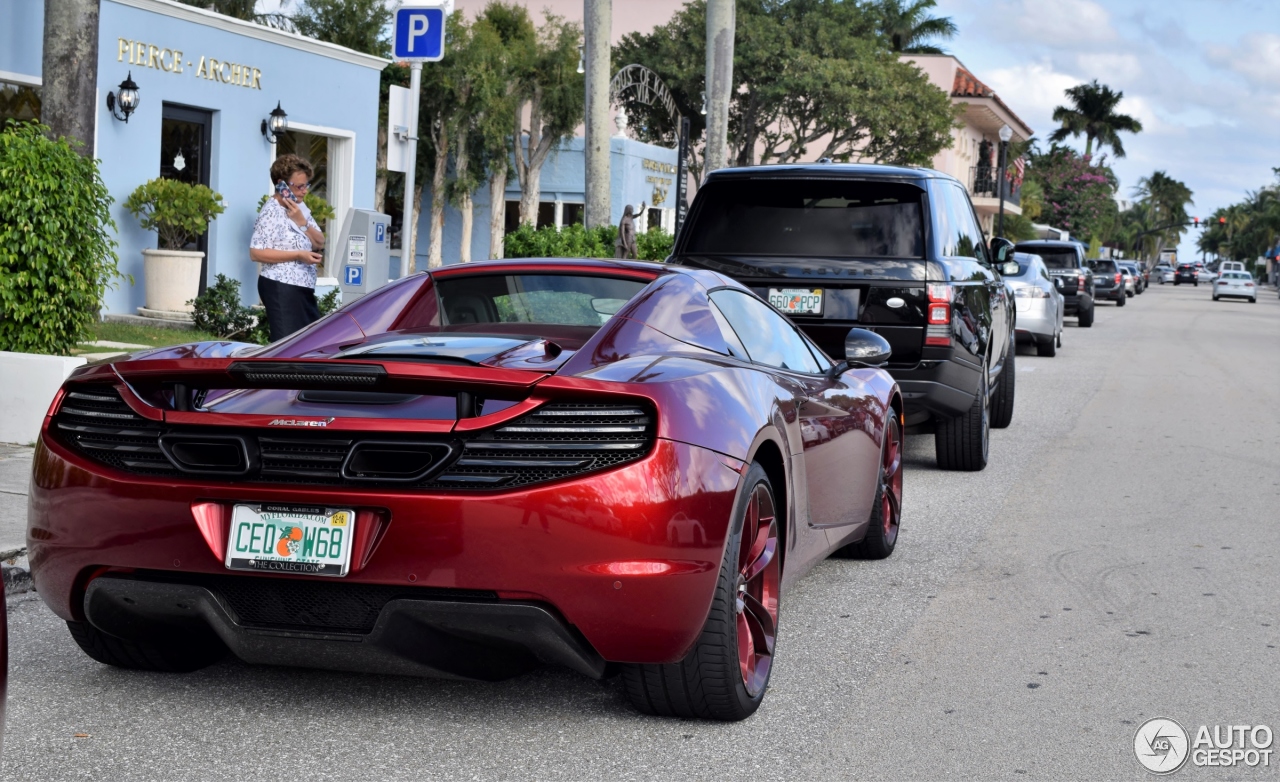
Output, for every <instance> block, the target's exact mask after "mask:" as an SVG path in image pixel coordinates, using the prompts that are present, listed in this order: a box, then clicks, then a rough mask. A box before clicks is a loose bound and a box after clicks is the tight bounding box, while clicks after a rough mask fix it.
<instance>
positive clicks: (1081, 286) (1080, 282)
mask: <svg viewBox="0 0 1280 782" xmlns="http://www.w3.org/2000/svg"><path fill="white" fill-rule="evenodd" d="M1076 290H1078V291H1083V290H1084V275H1083V274H1081V275H1080V276H1079V277H1076Z"/></svg>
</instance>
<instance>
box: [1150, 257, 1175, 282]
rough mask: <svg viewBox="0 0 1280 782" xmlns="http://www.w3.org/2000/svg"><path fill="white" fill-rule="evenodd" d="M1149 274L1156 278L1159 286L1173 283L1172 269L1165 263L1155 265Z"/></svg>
mask: <svg viewBox="0 0 1280 782" xmlns="http://www.w3.org/2000/svg"><path fill="white" fill-rule="evenodd" d="M1151 273H1152V274H1154V275H1155V276H1156V279H1157V280H1159V281H1160V284H1161V285H1164V284H1165V283H1166V282H1173V267H1172V266H1170V265H1169V264H1167V263H1163V262H1162V263H1157V264H1156V267H1155V268H1154V269H1152V270H1151Z"/></svg>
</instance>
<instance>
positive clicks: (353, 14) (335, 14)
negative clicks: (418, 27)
mask: <svg viewBox="0 0 1280 782" xmlns="http://www.w3.org/2000/svg"><path fill="white" fill-rule="evenodd" d="M292 21H293V25H294V27H295V28H296V29H297V31H298V32H299V33H301V34H302V35H305V36H307V37H308V38H315V39H317V40H320V41H327V42H329V43H333V44H337V45H338V46H345V47H347V48H348V49H355V50H356V51H358V52H364V53H365V54H372V55H374V56H375V57H390V56H391V38H390V36H389V35H388V31H389V30H390V29H391V9H389V8H388V7H387V3H386V0H302V4H301V5H300V6H299V8H298V10H297V12H295V13H294V14H293V16H292Z"/></svg>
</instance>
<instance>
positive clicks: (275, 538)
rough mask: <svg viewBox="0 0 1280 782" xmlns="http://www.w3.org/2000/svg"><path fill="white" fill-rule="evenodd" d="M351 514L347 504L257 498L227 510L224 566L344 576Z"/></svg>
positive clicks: (353, 520) (352, 533)
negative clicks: (336, 505) (334, 505)
mask: <svg viewBox="0 0 1280 782" xmlns="http://www.w3.org/2000/svg"><path fill="white" fill-rule="evenodd" d="M355 526H356V514H355V511H354V510H352V509H350V508H325V507H316V506H312V505H288V504H283V503H282V504H273V503H262V504H260V505H237V506H235V510H234V511H233V512H232V514H231V537H230V539H229V540H228V541H227V561H226V565H227V568H228V569H230V570H252V571H255V572H258V573H296V574H299V575H307V576H345V575H346V574H347V569H348V568H349V567H350V566H351V544H352V541H353V540H354V538H355Z"/></svg>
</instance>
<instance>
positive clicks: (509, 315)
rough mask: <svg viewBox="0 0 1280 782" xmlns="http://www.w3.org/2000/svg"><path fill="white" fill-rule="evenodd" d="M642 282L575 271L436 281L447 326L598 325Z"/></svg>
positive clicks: (628, 297) (621, 304)
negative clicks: (489, 324)
mask: <svg viewBox="0 0 1280 782" xmlns="http://www.w3.org/2000/svg"><path fill="white" fill-rule="evenodd" d="M645 285H646V283H645V282H644V281H642V280H628V279H619V278H616V277H600V276H587V275H570V274H494V275H486V276H477V277H470V276H468V277H457V278H453V279H450V278H447V277H446V278H443V279H441V280H439V282H438V283H437V287H436V290H437V291H438V293H439V296H440V309H441V311H442V312H443V313H444V325H446V326H459V325H469V324H476V323H543V324H556V325H564V326H595V327H599V326H600V325H602V324H603V323H604V322H605V321H607V320H609V318H611V317H613V315H614V313H616V312H617V311H618V310H620V309H621V308H622V306H623V305H624V304H626V303H627V302H628V301H630V300H631V298H632V297H633V296H635V295H636V294H637V293H639V292H640V290H641V289H642V288H644V286H645Z"/></svg>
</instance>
